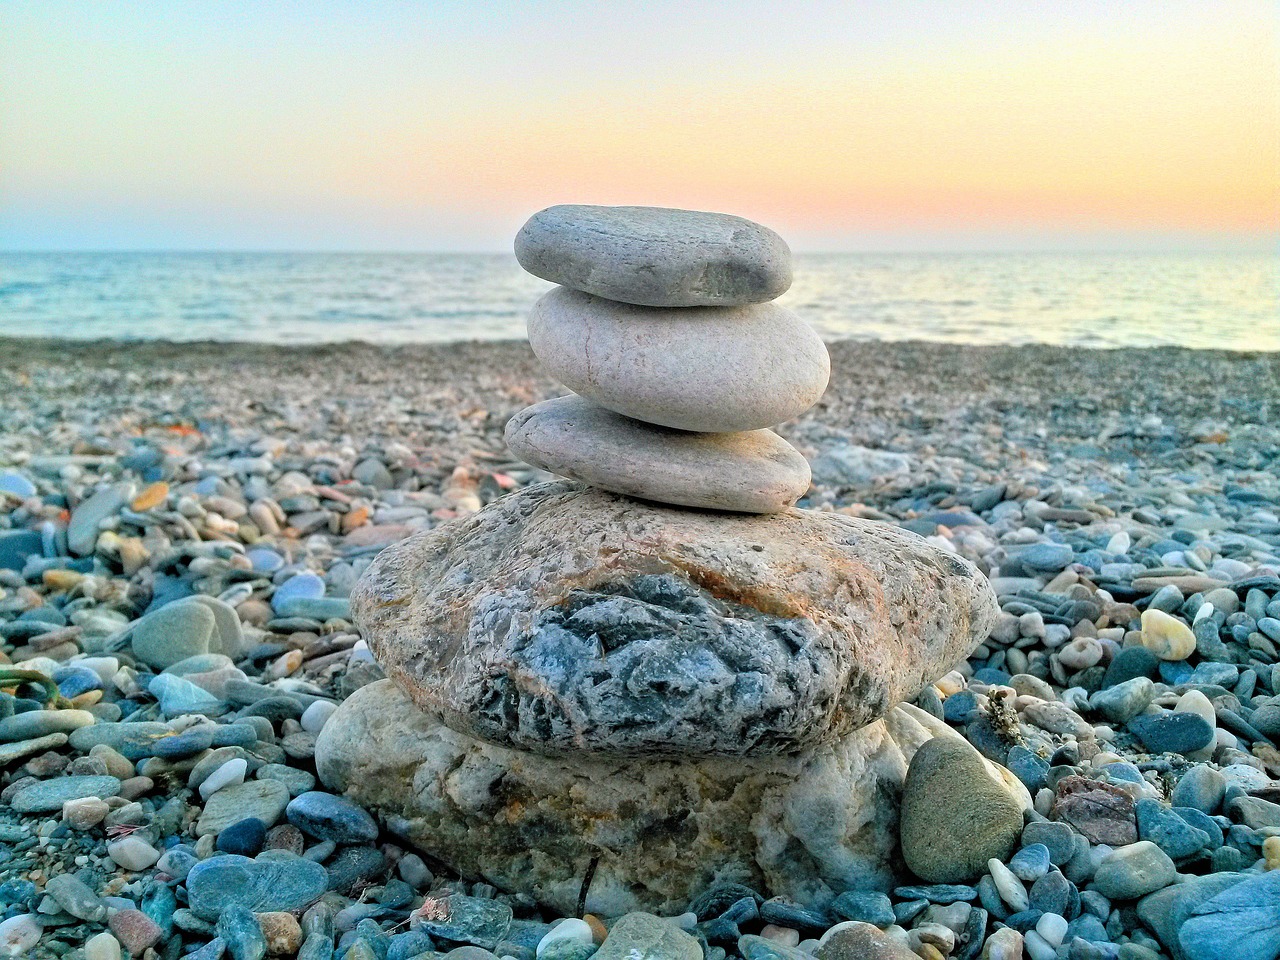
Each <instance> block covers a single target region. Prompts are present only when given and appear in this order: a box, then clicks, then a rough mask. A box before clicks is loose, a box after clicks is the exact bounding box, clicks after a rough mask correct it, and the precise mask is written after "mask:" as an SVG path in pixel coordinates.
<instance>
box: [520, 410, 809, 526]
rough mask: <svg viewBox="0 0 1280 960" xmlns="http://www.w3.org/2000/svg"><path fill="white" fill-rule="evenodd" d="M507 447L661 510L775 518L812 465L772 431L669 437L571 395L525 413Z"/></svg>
mask: <svg viewBox="0 0 1280 960" xmlns="http://www.w3.org/2000/svg"><path fill="white" fill-rule="evenodd" d="M506 441H507V446H508V447H510V448H511V452H512V453H514V454H516V456H518V457H520V458H521V459H523V460H524V461H525V462H526V463H531V464H533V465H534V466H536V467H541V468H542V469H544V470H550V471H551V472H552V473H558V474H560V476H562V477H569V478H570V479H572V480H581V481H583V482H584V483H589V484H591V485H592V486H594V487H599V488H600V489H602V490H611V491H612V492H614V493H622V494H626V495H627V496H632V497H642V498H644V499H646V500H655V501H658V502H659V503H672V504H677V505H680V506H686V507H702V508H705V509H709V510H734V511H739V512H743V513H776V512H777V511H779V510H785V509H786V508H787V507H789V506H791V505H792V504H793V503H795V502H796V501H797V500H798V499H800V497H802V496H803V495H804V493H805V491H807V490H808V489H809V464H808V462H807V461H806V460H805V458H804V457H802V456H800V454H799V452H797V450H796V449H795V447H793V446H791V444H789V443H787V441H785V440H783V439H782V438H781V437H780V436H778V435H777V434H776V433H774V432H773V431H772V430H750V431H747V432H744V433H690V432H688V431H685V430H672V429H670V428H669V427H658V426H654V425H653V424H649V423H642V422H641V421H639V420H632V419H631V418H630V417H624V416H622V414H619V413H614V412H613V411H612V410H606V409H605V408H604V407H601V406H597V405H596V404H594V403H592V402H591V401H589V400H584V399H583V398H582V397H578V396H572V395H571V396H567V397H560V398H559V399H556V400H547V401H545V402H543V403H538V404H535V405H534V406H532V407H526V408H525V409H524V410H521V411H520V412H519V413H517V414H516V415H515V416H514V417H512V418H511V420H510V421H509V422H508V423H507V432H506Z"/></svg>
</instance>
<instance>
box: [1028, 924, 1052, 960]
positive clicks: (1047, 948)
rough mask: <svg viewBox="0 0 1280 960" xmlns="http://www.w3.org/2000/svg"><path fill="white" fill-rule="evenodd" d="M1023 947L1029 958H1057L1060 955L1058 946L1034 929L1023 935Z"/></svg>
mask: <svg viewBox="0 0 1280 960" xmlns="http://www.w3.org/2000/svg"><path fill="white" fill-rule="evenodd" d="M1022 947H1023V949H1024V950H1025V951H1026V953H1027V957H1028V958H1029V960H1055V958H1056V957H1057V956H1058V950H1057V948H1056V947H1053V946H1051V945H1050V944H1049V943H1048V941H1046V940H1045V938H1044V937H1042V936H1040V934H1038V933H1037V932H1036V931H1034V930H1028V931H1027V932H1026V933H1024V934H1023V935H1022Z"/></svg>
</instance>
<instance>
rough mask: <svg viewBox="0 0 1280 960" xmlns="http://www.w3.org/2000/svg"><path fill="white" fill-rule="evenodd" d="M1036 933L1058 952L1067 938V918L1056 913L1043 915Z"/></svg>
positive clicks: (1038, 921)
mask: <svg viewBox="0 0 1280 960" xmlns="http://www.w3.org/2000/svg"><path fill="white" fill-rule="evenodd" d="M1036 933H1038V934H1040V936H1042V937H1044V941H1045V943H1047V944H1049V946H1051V947H1053V948H1054V949H1055V950H1056V949H1057V948H1058V947H1060V946H1062V941H1063V940H1065V939H1066V938H1067V920H1066V917H1063V916H1060V915H1059V914H1056V913H1046V914H1042V915H1041V917H1040V919H1039V920H1037V921H1036Z"/></svg>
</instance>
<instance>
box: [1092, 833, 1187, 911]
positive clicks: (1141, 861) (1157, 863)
mask: <svg viewBox="0 0 1280 960" xmlns="http://www.w3.org/2000/svg"><path fill="white" fill-rule="evenodd" d="M1176 879H1177V870H1176V869H1175V868H1174V865H1173V861H1172V860H1170V859H1169V855H1168V854H1166V853H1165V852H1164V851H1163V850H1161V849H1160V848H1159V847H1158V846H1156V845H1155V844H1154V843H1152V842H1151V841H1150V840H1139V841H1138V842H1137V843H1133V844H1130V845H1128V846H1125V847H1118V848H1117V849H1116V850H1114V851H1113V852H1112V853H1111V854H1110V855H1108V856H1107V857H1106V858H1105V859H1104V860H1103V861H1102V862H1101V863H1100V864H1099V865H1098V870H1097V872H1096V873H1095V874H1094V876H1093V888H1094V889H1095V890H1097V891H1098V892H1099V893H1100V894H1102V895H1103V896H1104V897H1106V898H1107V899H1108V900H1135V899H1137V898H1138V897H1142V896H1146V895H1147V894H1148V893H1154V892H1155V891H1156V890H1161V889H1163V888H1164V887H1167V886H1168V885H1169V884H1171V883H1173V882H1174V881H1175V880H1176Z"/></svg>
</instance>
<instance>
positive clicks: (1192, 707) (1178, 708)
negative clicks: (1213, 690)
mask: <svg viewBox="0 0 1280 960" xmlns="http://www.w3.org/2000/svg"><path fill="white" fill-rule="evenodd" d="M1173 711H1174V713H1194V714H1195V715H1196V716H1197V717H1200V718H1201V719H1203V720H1204V722H1205V723H1207V724H1209V726H1211V727H1216V726H1217V725H1218V715H1217V713H1215V712H1214V709H1213V704H1212V703H1210V702H1209V698H1208V697H1206V696H1205V695H1204V694H1203V693H1201V692H1200V691H1199V690H1188V691H1187V692H1186V693H1184V694H1183V695H1182V696H1181V697H1179V698H1178V702H1177V703H1176V704H1175V705H1174V707H1173Z"/></svg>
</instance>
